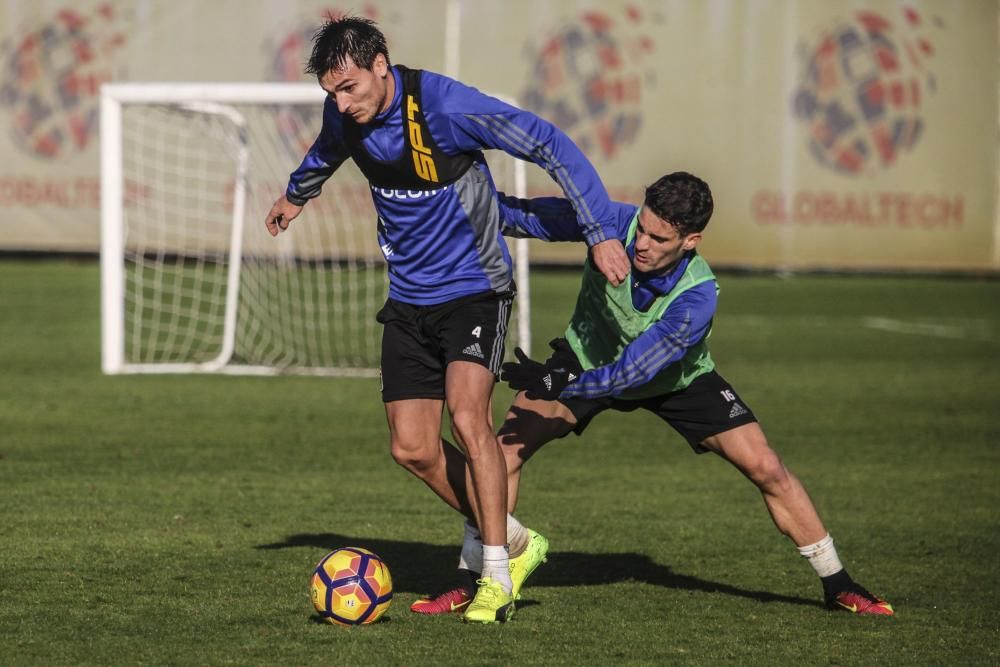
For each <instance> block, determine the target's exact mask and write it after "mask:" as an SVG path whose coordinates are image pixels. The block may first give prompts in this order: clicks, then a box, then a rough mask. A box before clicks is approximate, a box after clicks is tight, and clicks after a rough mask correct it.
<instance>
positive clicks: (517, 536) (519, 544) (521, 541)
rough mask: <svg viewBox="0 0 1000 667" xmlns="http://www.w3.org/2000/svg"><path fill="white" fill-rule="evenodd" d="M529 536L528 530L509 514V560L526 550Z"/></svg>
mask: <svg viewBox="0 0 1000 667" xmlns="http://www.w3.org/2000/svg"><path fill="white" fill-rule="evenodd" d="M529 540H531V536H530V535H528V529H527V528H525V527H524V526H523V525H522V524H521V522H520V521H518V520H517V519H515V518H514V517H513V516H511V515H510V514H508V515H507V550H508V552H509V553H510V557H511V558H517V557H518V556H520V555H521V554H523V553H524V550H525V549H527V548H528V542H529Z"/></svg>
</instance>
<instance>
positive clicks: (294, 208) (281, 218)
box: [264, 195, 302, 236]
mask: <svg viewBox="0 0 1000 667" xmlns="http://www.w3.org/2000/svg"><path fill="white" fill-rule="evenodd" d="M301 212H302V207H301V206H298V205H297V204H293V203H292V202H290V201H288V198H287V197H286V196H285V195H281V196H280V197H278V199H277V201H275V202H274V205H273V206H272V207H271V210H270V211H268V213H267V218H266V219H265V220H264V225H265V226H266V227H267V231H268V233H269V234H270V235H271V236H277V235H278V234H279V233H280V232H283V231H285V230H286V229H288V223H290V222H291V221H292V220H294V219H295V218H296V217H298V215H299V213H301Z"/></svg>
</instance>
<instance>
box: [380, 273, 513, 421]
mask: <svg viewBox="0 0 1000 667" xmlns="http://www.w3.org/2000/svg"><path fill="white" fill-rule="evenodd" d="M513 303H514V291H513V290H510V291H505V292H499V293H498V292H482V293H480V294H472V295H470V296H465V297H462V298H459V299H455V300H453V301H447V302H445V303H442V304H437V305H433V306H415V305H413V304H409V303H403V302H401V301H395V300H393V299H389V300H388V301H386V302H385V305H384V306H383V307H382V310H380V311H379V313H378V315H376V317H375V319H376V320H378V321H379V322H380V323H381V324H382V325H383V330H382V368H381V373H382V401H383V402H385V403H389V402H391V401H400V400H405V399H409V398H436V399H444V397H445V394H444V378H445V369H446V368H447V367H448V364H450V363H451V362H453V361H470V362H472V363H474V364H479V365H480V366H484V367H486V368H488V369H489V370H490V371H492V372H493V375H494V376H497V375H499V373H500V364H501V363H503V357H504V341H505V339H506V337H507V324H508V323H509V322H510V310H511V306H512V305H513Z"/></svg>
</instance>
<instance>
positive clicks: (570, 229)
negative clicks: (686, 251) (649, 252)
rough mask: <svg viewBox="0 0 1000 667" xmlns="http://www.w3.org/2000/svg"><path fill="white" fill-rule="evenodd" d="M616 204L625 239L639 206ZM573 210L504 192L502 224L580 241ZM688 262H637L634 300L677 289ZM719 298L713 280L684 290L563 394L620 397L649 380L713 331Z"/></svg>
mask: <svg viewBox="0 0 1000 667" xmlns="http://www.w3.org/2000/svg"><path fill="white" fill-rule="evenodd" d="M611 206H612V209H613V210H614V234H615V238H618V239H619V240H621V242H622V243H625V241H626V239H627V238H628V230H629V226H630V224H631V222H632V219H633V217H634V216H635V214H636V211H638V207H637V206H634V205H631V204H623V203H620V202H612V203H611ZM574 215H575V212H574V210H573V207H572V206H571V205H570V204H569V202H567V201H566V200H565V199H560V198H558V197H540V198H536V199H517V198H515V197H508V196H506V195H503V194H502V193H501V194H500V218H501V221H502V228H501V229H502V231H503V233H504V234H506V235H507V236H512V237H529V238H537V239H542V240H545V241H580V240H582V237H581V234H580V231H579V226H578V225H577V223H576V222H575V221H574V220H573V216H574ZM625 250H626V252H627V253H628V256H629V260H631V259H632V258H633V257H634V256H635V241H634V240H633V242H632V243H631V244H628V245H627V246H626V248H625ZM687 263H688V257H685V258H683V259H682V260H681V261H680V262H679V263H678V265H677V266H676V267H675V268H674V269H673V270H672V271H670V272H669V273H666V274H644V273H641V272H639V271H636V270H635V267H632V272H631V273H630V274H629V280H631V281H632V303H633V305H634V306H635V307H636V308H638V309H639V310H645V309H647V308H649V306H650V305H651V304H652V302H653V300H654V299H655V298H656V297H657V296H660V295H662V294H666V293H667V292H669V291H670V290H671V289H673V287H674V285H675V284H676V283H677V281H678V280H679V279H680V277H681V276H682V275H684V271H685V269H686V268H687ZM717 303H718V295H717V292H716V284H715V281H714V280H713V281H709V282H705V283H702V284H700V285H696V286H695V287H692V288H691V289H689V290H687V291H685V292H684V293H682V294H681V295H680V296H678V297H677V298H676V299H675V300H674V301H673V303H671V304H670V306H669V307H668V308H667V310H666V311H665V312H664V313H663V316H662V317H661V318H660V319H659V320H657V321H656V322H655V323H654V324H653V325H652V326H651V327H650V328H648V329H646V331H644V332H643V333H642V334H641V335H640V336H639V337H637V338H636V339H635V340H633V341H632V342H631V343H629V344H628V345H627V346H626V347H625V349H624V350H622V354H621V356H619V357H618V359H617V360H616V361H615V362H614V363H612V364H608V365H607V366H599V367H597V368H593V369H591V370H588V371H584V372H583V373H582V374H581V375H580V377H579V379H577V380H576V381H575V382H573V383H572V384H570V385H568V386H567V387H566V388H565V389H563V391H562V393H561V394H560V397H564V398H570V397H581V398H597V397H600V396H616V395H618V394H620V393H622V392H623V391H625V390H627V389H632V388H635V387H640V386H642V385H644V384H646V383H647V382H649V381H650V380H652V379H653V378H654V377H655V376H656V374H657V373H659V372H660V371H662V370H663V369H664V368H666V367H667V366H669V365H670V364H672V363H674V362H677V361H679V360H680V359H681V358H682V357H683V356H684V354H685V353H686V352H687V350H688V348H690V347H691V346H693V345H695V344H697V343H698V342H699V341H700V340H701V339H702V338H704V337H705V336H706V335H707V334H708V331H709V328H710V327H711V324H712V318H713V317H714V315H715V308H716V305H717Z"/></svg>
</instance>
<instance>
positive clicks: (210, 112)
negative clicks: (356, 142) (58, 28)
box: [100, 83, 530, 376]
mask: <svg viewBox="0 0 1000 667" xmlns="http://www.w3.org/2000/svg"><path fill="white" fill-rule="evenodd" d="M323 96H324V93H323V91H322V89H320V88H319V87H318V86H316V85H315V84H307V83H302V84H297V83H257V84H238V83H222V84H174V83H166V84H146V83H131V84H107V85H105V86H103V87H102V89H101V105H100V109H101V118H100V122H101V143H100V148H101V320H102V326H101V366H102V370H103V371H104V372H105V373H108V374H117V373H228V374H257V375H270V374H282V373H296V374H314V375H340V376H371V375H375V374H377V369H378V356H379V352H378V347H379V340H380V332H379V331H378V326H377V323H376V322H375V313H376V311H377V309H378V308H379V307H381V305H382V303H383V302H384V300H385V297H386V294H387V291H388V282H387V280H388V278H387V272H386V269H385V265H384V259H383V257H382V254H381V250H380V249H379V248H378V245H377V242H376V234H375V228H374V227H375V224H374V220H375V212H374V208H373V206H372V204H371V196H370V189H369V187H368V185H367V181H366V180H365V179H364V177H363V176H362V175H361V173H360V172H359V171H358V170H357V168H356V167H355V166H354V165H353V163H351V162H348V163H345V164H344V165H343V166H342V167H341V168H340V169H339V170H338V172H337V174H335V175H334V177H333V178H331V179H330V180H329V181H328V182H327V183H326V185H325V186H324V192H323V194H322V195H321V196H320V197H318V198H316V199H314V200H312V201H311V202H310V203H309V205H308V206H306V208H305V209H304V210H303V212H302V214H301V215H300V216H299V217H298V218H297V219H296V221H295V222H294V223H293V225H292V228H291V230H292V231H291V232H290V233H286V234H281V235H279V236H278V237H277V238H271V237H270V236H269V235H268V234H267V232H266V230H265V228H264V224H263V221H264V218H265V215H266V214H267V211H268V210H269V208H270V206H271V204H272V203H273V201H274V199H275V197H277V196H278V194H280V192H281V191H282V188H283V187H284V184H285V183H286V182H287V179H288V174H289V173H290V172H291V171H292V170H293V169H294V168H295V167H296V166H297V165H298V163H299V161H300V160H301V158H302V155H304V154H305V152H306V151H307V150H308V148H309V146H310V145H311V144H312V141H313V140H314V139H315V137H316V135H317V134H318V132H319V127H320V124H321V120H322V102H323ZM507 101H510V100H507ZM487 159H488V161H489V163H490V170H491V172H492V173H493V176H494V179H495V180H496V182H497V187H498V189H500V190H504V191H506V192H508V193H512V194H516V195H517V196H520V197H524V196H526V195H525V192H526V182H525V180H526V179H525V165H524V163H523V162H521V161H519V160H516V159H514V158H511V157H510V156H508V155H506V154H504V153H501V152H499V151H490V152H489V153H488V155H487ZM510 245H511V248H512V255H513V257H514V263H515V272H516V276H515V279H516V281H517V285H518V297H517V299H516V300H515V312H514V316H513V317H514V318H515V321H516V325H515V326H512V327H510V331H511V334H510V338H509V341H508V342H509V343H510V344H511V345H514V344H516V345H520V346H521V347H523V348H525V349H526V350H529V349H530V305H529V304H530V295H529V284H528V243H527V241H526V240H524V239H516V240H513V241H512V242H511V243H510ZM512 324H513V323H512Z"/></svg>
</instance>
